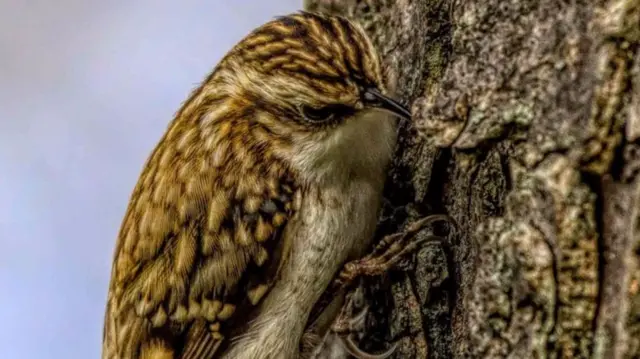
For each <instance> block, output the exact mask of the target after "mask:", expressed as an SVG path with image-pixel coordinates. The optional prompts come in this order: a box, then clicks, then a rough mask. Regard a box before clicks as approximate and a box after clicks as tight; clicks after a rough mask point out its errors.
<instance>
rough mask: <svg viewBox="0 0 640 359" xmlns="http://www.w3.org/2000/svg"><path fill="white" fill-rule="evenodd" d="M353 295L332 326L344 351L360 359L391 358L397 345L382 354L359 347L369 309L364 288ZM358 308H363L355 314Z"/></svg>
mask: <svg viewBox="0 0 640 359" xmlns="http://www.w3.org/2000/svg"><path fill="white" fill-rule="evenodd" d="M358 289H359V290H356V292H354V293H352V295H351V296H350V298H349V300H348V301H347V303H346V304H345V306H344V307H343V308H342V310H341V311H340V314H339V315H338V317H337V318H336V320H335V321H334V323H333V325H332V326H331V331H332V332H333V333H335V334H336V335H337V336H338V338H340V341H341V343H342V345H343V347H344V349H345V350H346V351H347V352H348V353H349V354H351V355H352V356H354V357H355V358H358V359H385V358H388V357H389V356H391V354H393V352H394V351H395V350H396V346H397V344H393V345H392V346H391V347H390V348H389V349H387V350H385V351H384V352H381V353H368V352H366V351H364V350H362V349H360V348H359V347H358V344H357V339H356V335H357V333H360V332H362V331H363V330H364V329H365V321H366V318H367V314H368V312H369V307H368V306H367V305H366V304H364V295H363V293H362V290H361V289H362V288H358ZM358 302H360V304H359V303H358ZM358 307H363V308H362V309H360V311H359V312H357V313H355V315H354V314H353V313H354V310H355V309H356V308H358Z"/></svg>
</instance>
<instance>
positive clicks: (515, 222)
mask: <svg viewBox="0 0 640 359" xmlns="http://www.w3.org/2000/svg"><path fill="white" fill-rule="evenodd" d="M305 6H306V8H307V9H308V10H311V11H321V12H330V13H338V14H341V15H345V16H348V17H350V18H353V19H355V20H357V21H359V22H360V23H362V24H363V25H364V27H365V29H366V30H367V31H368V32H369V33H370V35H371V36H372V38H373V39H374V42H375V43H376V45H377V46H378V47H379V48H380V50H381V53H382V54H383V58H384V62H385V66H386V68H387V69H388V72H389V74H390V75H391V76H390V78H391V80H390V86H391V87H392V88H394V89H395V92H396V94H397V97H398V98H399V99H401V100H402V101H403V102H404V103H405V104H408V105H410V106H411V108H412V113H413V123H412V124H406V125H403V127H402V128H401V130H400V136H401V138H400V142H399V146H398V149H397V156H396V160H395V163H394V166H393V169H392V171H391V174H390V178H389V181H388V186H387V190H386V197H387V200H388V202H389V203H388V206H387V207H386V209H385V213H384V214H383V220H382V221H381V226H380V235H382V234H385V233H390V232H395V231H398V230H401V229H402V227H403V226H405V225H406V224H407V223H409V222H411V221H412V220H415V219H417V218H419V217H422V216H425V215H428V214H432V213H447V214H449V215H451V216H452V217H454V218H455V220H456V221H457V222H458V224H459V230H458V231H457V232H456V233H455V234H454V235H450V236H448V240H447V242H446V243H443V244H442V245H437V244H436V245H429V246H426V247H425V248H423V249H422V250H421V251H420V252H419V253H418V254H417V255H416V259H415V263H413V264H412V265H411V267H410V269H409V270H408V271H407V272H399V271H396V272H393V273H390V275H389V276H388V278H385V279H383V280H377V281H376V280H373V281H370V282H369V283H367V284H368V285H367V288H368V300H369V301H370V302H371V304H372V305H373V311H372V314H371V315H370V318H368V320H367V323H368V329H367V335H366V336H365V337H364V338H363V340H362V343H361V345H362V347H363V348H366V349H369V350H376V349H380V348H384V347H386V346H388V344H389V343H392V342H396V343H398V344H399V347H398V350H397V351H396V354H395V357H396V358H463V357H465V358H466V357H471V358H632V357H640V294H639V293H640V283H639V280H640V267H639V258H640V0H610V1H602V0H598V1H586V0H573V1H559V0H424V1H410V0H398V1H390V0H344V1H338V0H333V1H332V0H310V1H306V2H305Z"/></svg>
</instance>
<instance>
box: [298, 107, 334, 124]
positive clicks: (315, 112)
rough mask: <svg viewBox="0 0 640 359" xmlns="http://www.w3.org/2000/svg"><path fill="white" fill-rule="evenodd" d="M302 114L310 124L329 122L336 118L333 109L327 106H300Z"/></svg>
mask: <svg viewBox="0 0 640 359" xmlns="http://www.w3.org/2000/svg"><path fill="white" fill-rule="evenodd" d="M300 113H301V114H302V117H304V118H305V119H306V120H307V121H309V122H328V121H331V120H332V119H333V117H334V116H335V111H334V109H333V108H331V107H329V106H326V107H320V108H314V107H311V106H305V105H302V106H300Z"/></svg>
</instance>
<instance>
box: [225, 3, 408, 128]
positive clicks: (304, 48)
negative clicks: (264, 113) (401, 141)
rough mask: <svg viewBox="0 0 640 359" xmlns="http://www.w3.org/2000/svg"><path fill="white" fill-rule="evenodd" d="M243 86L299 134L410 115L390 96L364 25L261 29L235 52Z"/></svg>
mask: <svg viewBox="0 0 640 359" xmlns="http://www.w3.org/2000/svg"><path fill="white" fill-rule="evenodd" d="M230 55H231V56H228V57H227V58H226V59H225V60H226V61H223V63H224V62H227V61H229V59H232V60H231V62H234V63H233V65H232V67H233V68H234V69H235V71H234V76H235V78H236V81H237V82H236V83H237V84H239V85H240V86H241V88H242V89H243V90H244V91H245V94H248V95H250V97H253V101H255V102H256V103H258V104H262V105H264V106H265V107H269V111H270V112H272V113H274V114H278V118H279V119H280V120H286V121H290V122H292V123H291V126H293V127H296V129H297V130H300V131H315V130H317V129H318V127H333V126H337V125H340V124H341V123H343V122H345V121H347V120H349V119H352V118H353V117H354V115H356V114H358V112H360V111H368V110H382V111H387V112H390V113H392V114H394V115H396V116H400V117H402V118H407V119H408V118H409V117H410V116H411V115H410V113H409V111H408V110H407V109H406V108H404V107H403V106H402V105H400V104H399V103H398V102H396V101H394V100H393V99H391V98H390V97H389V96H388V95H387V90H386V87H385V85H384V82H385V81H384V79H383V72H382V70H381V64H380V58H379V55H378V52H377V50H376V49H375V48H374V46H373V44H372V43H371V41H370V40H369V38H368V37H367V35H366V34H365V32H364V31H363V30H362V29H361V27H360V26H358V25H357V24H355V23H353V22H351V21H349V20H347V19H345V18H342V17H335V16H333V17H328V16H324V15H316V14H311V13H305V12H303V13H297V14H294V15H289V16H283V17H280V18H278V19H276V20H274V21H271V22H269V23H266V24H265V25H263V26H261V27H259V28H257V29H256V30H254V31H253V32H252V33H251V34H249V35H248V36H247V37H246V38H244V39H243V40H242V41H241V42H240V43H239V44H238V45H236V47H235V48H234V49H233V50H232V51H231V53H230Z"/></svg>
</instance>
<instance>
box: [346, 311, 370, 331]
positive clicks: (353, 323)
mask: <svg viewBox="0 0 640 359" xmlns="http://www.w3.org/2000/svg"><path fill="white" fill-rule="evenodd" d="M368 312H369V306H365V307H364V308H362V310H361V311H360V312H359V313H358V314H356V315H355V316H354V317H353V318H351V320H349V329H351V330H354V329H357V328H360V327H362V326H363V325H364V321H365V319H366V318H367V313H368Z"/></svg>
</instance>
